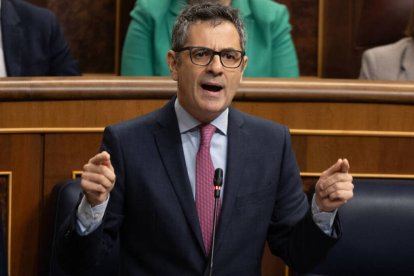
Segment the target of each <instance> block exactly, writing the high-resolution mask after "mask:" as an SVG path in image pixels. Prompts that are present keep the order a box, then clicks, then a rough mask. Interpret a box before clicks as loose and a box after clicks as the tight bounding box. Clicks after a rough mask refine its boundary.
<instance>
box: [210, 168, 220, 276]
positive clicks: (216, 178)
mask: <svg viewBox="0 0 414 276" xmlns="http://www.w3.org/2000/svg"><path fill="white" fill-rule="evenodd" d="M213 184H214V220H213V234H212V235H213V237H212V243H211V255H210V268H209V276H212V275H213V274H212V273H213V264H214V244H215V241H216V227H217V217H218V209H219V202H220V191H221V186H222V185H223V170H222V169H220V168H218V169H216V170H215V171H214V182H213Z"/></svg>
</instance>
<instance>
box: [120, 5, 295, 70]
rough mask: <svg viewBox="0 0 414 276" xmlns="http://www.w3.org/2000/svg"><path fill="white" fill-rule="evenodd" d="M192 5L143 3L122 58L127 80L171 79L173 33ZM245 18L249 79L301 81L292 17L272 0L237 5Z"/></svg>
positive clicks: (137, 8) (134, 16) (134, 17)
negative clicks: (185, 9)
mask: <svg viewBox="0 0 414 276" xmlns="http://www.w3.org/2000/svg"><path fill="white" fill-rule="evenodd" d="M186 4H187V1H186V0H162V1H154V0H137V2H136V3H135V7H134V9H133V10H132V11H131V13H130V15H131V17H132V20H131V23H130V25H129V28H128V32H127V35H126V38H125V43H124V48H123V52H122V64H121V75H124V76H168V75H169V74H170V72H169V69H168V66H167V61H166V56H167V52H168V51H169V50H170V48H171V32H172V28H173V25H174V23H175V19H176V17H177V15H178V14H179V13H180V10H181V9H182V8H183V7H184V6H185V5H186ZM232 6H233V7H234V8H238V9H239V10H240V12H241V14H242V16H243V18H244V22H245V25H246V31H247V46H246V53H247V56H248V57H249V63H248V66H247V68H246V71H245V73H244V76H245V77H279V78H295V77H298V76H299V69H298V61H297V57H296V52H295V47H294V45H293V42H292V38H291V35H290V30H291V26H290V24H289V13H288V10H287V8H286V7H285V6H284V5H281V4H278V3H275V2H273V1H271V0H233V1H232Z"/></svg>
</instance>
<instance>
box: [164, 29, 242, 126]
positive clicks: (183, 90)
mask: <svg viewBox="0 0 414 276" xmlns="http://www.w3.org/2000/svg"><path fill="white" fill-rule="evenodd" d="M191 46H192V47H194V46H196V47H206V48H210V49H213V50H215V51H221V50H223V49H234V50H241V49H240V38H239V34H238V32H237V30H236V27H235V26H234V25H233V24H232V23H230V22H228V21H223V22H221V23H220V24H218V25H215V26H214V25H212V24H211V22H210V21H200V22H197V23H195V24H193V25H191V26H190V28H189V33H188V38H187V42H186V44H185V46H184V47H191ZM167 60H168V64H169V67H170V70H171V76H172V78H173V79H174V80H175V81H177V85H178V92H177V97H178V100H179V102H180V104H181V105H182V107H183V108H184V109H185V110H186V111H187V112H189V113H190V114H191V115H192V116H193V117H194V118H196V119H197V120H199V121H200V122H205V123H207V122H210V121H212V120H214V118H216V117H217V116H218V115H220V113H221V112H223V111H224V110H225V109H226V108H227V107H228V106H229V105H230V104H231V101H232V100H233V97H234V95H235V94H236V90H237V88H238V87H239V84H240V81H241V79H242V75H243V71H244V68H245V66H246V64H247V57H244V62H243V63H242V64H241V65H240V66H239V67H238V68H225V67H223V65H222V64H221V62H220V57H219V56H218V55H215V56H214V58H213V60H212V61H211V63H210V64H209V65H207V66H200V65H195V64H193V63H192V62H191V59H190V52H189V51H182V52H181V53H180V60H179V61H177V59H176V56H175V52H173V51H169V52H168V55H167Z"/></svg>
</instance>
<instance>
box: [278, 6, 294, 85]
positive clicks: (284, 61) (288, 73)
mask: <svg viewBox="0 0 414 276" xmlns="http://www.w3.org/2000/svg"><path fill="white" fill-rule="evenodd" d="M278 10H279V11H280V12H279V13H278V14H275V17H274V20H273V22H272V27H271V28H272V34H273V37H272V57H271V59H272V61H271V62H272V65H271V66H272V67H271V68H272V72H271V75H272V77H278V78H297V77H299V68H298V60H297V56H296V50H295V46H294V44H293V41H292V37H291V34H290V31H291V26H290V23H289V13H288V10H287V8H286V7H285V6H282V7H281V8H280V9H278Z"/></svg>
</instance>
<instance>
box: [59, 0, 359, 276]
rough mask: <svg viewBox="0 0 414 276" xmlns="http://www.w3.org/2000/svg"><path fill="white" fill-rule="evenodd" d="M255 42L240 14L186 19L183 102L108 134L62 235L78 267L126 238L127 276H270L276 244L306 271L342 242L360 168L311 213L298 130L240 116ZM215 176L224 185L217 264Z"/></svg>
mask: <svg viewBox="0 0 414 276" xmlns="http://www.w3.org/2000/svg"><path fill="white" fill-rule="evenodd" d="M245 42H246V35H245V33H244V28H243V24H242V21H241V19H240V18H239V15H238V12H237V11H236V10H234V9H233V8H231V7H223V6H220V5H217V4H199V5H194V6H189V7H187V8H186V9H184V10H183V12H182V14H181V15H180V16H179V17H178V19H177V22H176V25H175V27H174V29H173V41H172V50H170V51H169V52H168V55H167V61H168V64H169V68H170V70H171V76H172V78H173V79H174V80H176V81H177V84H178V91H177V97H176V98H174V99H172V101H170V102H169V103H168V104H167V105H166V106H165V107H163V108H162V109H160V110H157V111H155V112H153V113H150V114H148V115H146V116H143V117H141V118H137V119H133V120H131V121H128V122H125V123H121V124H118V125H114V126H110V127H108V128H106V130H105V133H104V138H103V144H102V150H103V152H101V153H99V154H97V155H96V156H94V157H92V158H91V159H90V160H89V162H88V164H86V165H85V166H84V172H83V174H82V181H81V186H82V189H83V190H84V195H85V196H84V197H83V199H82V201H81V203H80V205H79V208H78V209H77V212H76V214H77V215H76V216H77V219H76V220H75V219H73V218H71V219H70V220H68V223H67V224H65V225H64V226H63V227H62V230H61V235H60V241H59V248H58V251H59V252H60V258H61V260H62V264H63V265H64V266H65V267H66V268H67V269H72V270H80V269H81V268H85V269H88V268H90V267H91V266H92V265H93V264H97V263H102V262H104V260H105V255H107V254H108V252H110V250H111V248H112V247H113V246H114V243H115V240H116V238H117V237H118V234H119V239H120V255H121V256H120V259H121V263H120V270H119V275H203V273H205V272H208V271H209V269H210V266H212V267H213V269H212V274H213V275H248V276H251V275H260V273H261V271H260V270H261V259H262V255H263V249H264V245H265V242H266V240H267V241H268V243H269V245H270V248H271V250H272V252H273V253H274V254H276V255H278V256H281V257H282V258H283V259H284V260H285V261H286V262H287V263H288V264H289V265H290V266H291V267H293V268H295V269H297V270H299V271H302V270H303V271H305V270H309V269H311V268H312V267H313V266H314V265H315V264H316V263H317V262H318V261H319V260H320V259H321V258H323V256H324V255H325V254H326V251H327V250H328V248H329V247H330V246H331V245H332V244H334V243H335V241H336V239H337V237H339V235H340V228H339V225H338V221H337V220H335V222H334V221H333V220H334V218H335V210H336V208H338V207H339V206H341V205H342V204H344V202H346V201H347V200H349V199H351V198H352V196H353V192H352V189H353V185H352V183H351V181H352V177H351V176H350V175H349V174H348V169H349V164H348V161H347V160H346V159H344V160H342V159H339V160H338V162H337V163H336V164H334V165H333V166H332V167H331V168H329V169H328V170H326V171H325V172H324V173H323V174H322V176H321V178H320V179H319V181H318V184H317V186H316V194H315V197H314V198H315V199H314V206H313V207H314V208H313V209H314V210H313V211H312V212H311V211H310V208H309V205H308V202H307V199H306V196H305V195H304V193H303V191H302V183H301V179H300V176H299V170H298V167H297V164H296V160H295V157H294V154H293V151H292V148H291V145H290V136H289V132H288V129H287V128H286V127H284V126H281V125H278V124H276V123H273V122H270V121H267V120H263V119H259V118H255V117H253V116H250V115H247V114H244V113H241V112H239V111H237V110H235V109H232V108H230V107H229V106H230V104H231V101H232V99H233V97H234V95H235V93H236V90H237V88H238V86H239V83H240V81H241V79H242V74H243V71H244V69H245V67H246V65H247V62H248V58H247V57H246V56H244V47H245ZM200 136H201V137H200ZM211 136H212V138H211ZM206 137H207V138H206ZM210 139H211V143H210V141H209V140H210ZM210 144H211V146H210ZM199 146H200V149H199ZM206 148H207V150H206ZM210 154H211V155H210ZM214 168H222V169H223V170H224V183H223V186H222V188H223V193H222V198H221V199H220V204H219V206H220V207H219V209H220V211H219V212H218V213H219V222H218V226H217V233H216V240H215V247H214V261H213V262H211V259H210V257H211V250H212V239H211V237H212V235H213V233H212V231H211V229H212V221H213V219H212V211H213V205H214V204H212V202H211V201H210V202H209V200H213V201H214V198H213V184H212V183H213V173H214ZM206 171H208V173H207V172H206ZM205 182H207V183H205ZM206 185H207V186H206ZM205 190H207V194H203V195H201V193H202V192H205ZM206 207H207V208H206ZM91 208H93V209H91ZM318 208H319V210H317V209H318ZM321 211H322V212H321ZM325 212H332V213H325ZM321 215H322V217H323V216H324V215H327V216H328V222H326V221H323V218H322V219H321ZM206 217H208V219H206ZM314 220H318V225H320V226H318V225H316V224H315V222H314ZM319 220H322V222H321V221H319ZM206 224H207V227H206ZM320 227H322V228H323V231H322V230H321V229H320ZM324 231H325V232H327V233H328V234H326V233H324ZM211 264H212V265H211Z"/></svg>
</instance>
